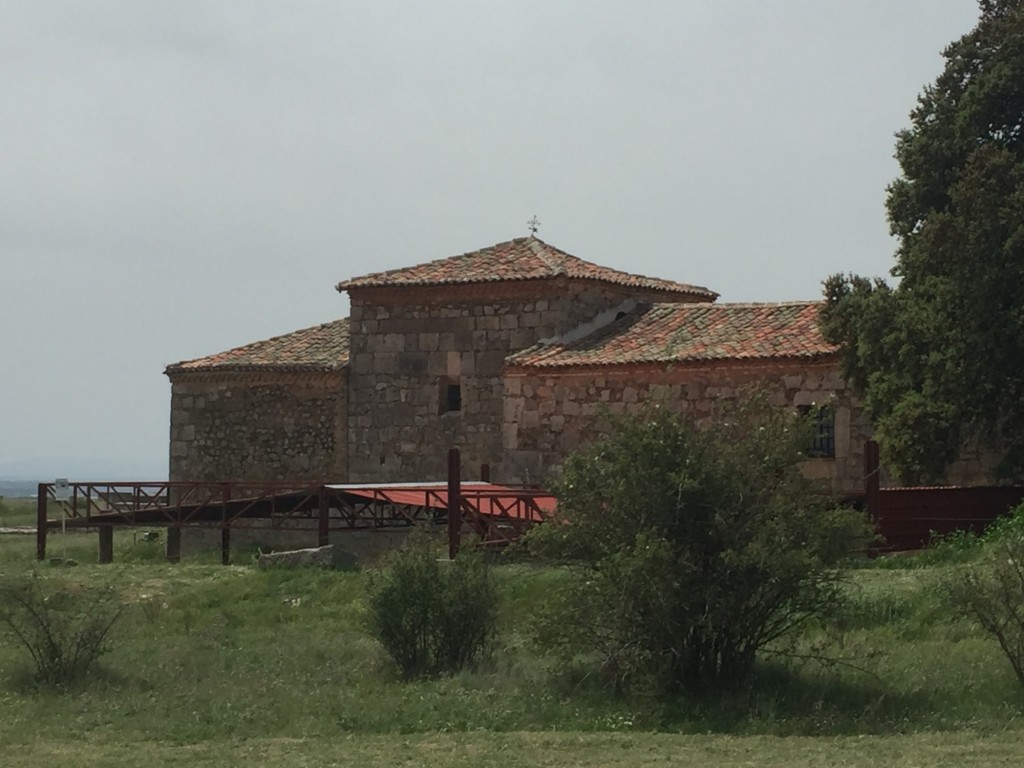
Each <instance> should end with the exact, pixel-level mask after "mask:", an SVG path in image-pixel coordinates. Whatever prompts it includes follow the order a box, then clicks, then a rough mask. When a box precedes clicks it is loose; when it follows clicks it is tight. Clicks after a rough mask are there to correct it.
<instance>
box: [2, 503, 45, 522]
mask: <svg viewBox="0 0 1024 768" xmlns="http://www.w3.org/2000/svg"><path fill="white" fill-rule="evenodd" d="M35 524H36V501H35V499H3V500H0V528H6V527H14V526H22V525H35Z"/></svg>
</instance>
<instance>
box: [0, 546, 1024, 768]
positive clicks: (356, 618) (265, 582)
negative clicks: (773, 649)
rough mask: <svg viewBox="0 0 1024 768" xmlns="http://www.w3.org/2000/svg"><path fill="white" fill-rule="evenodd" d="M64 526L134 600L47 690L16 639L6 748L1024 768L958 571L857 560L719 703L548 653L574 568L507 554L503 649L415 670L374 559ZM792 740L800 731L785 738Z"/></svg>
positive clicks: (990, 653)
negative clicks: (627, 696) (542, 619)
mask: <svg viewBox="0 0 1024 768" xmlns="http://www.w3.org/2000/svg"><path fill="white" fill-rule="evenodd" d="M115 548H116V555H115V559H116V561H117V563H116V564H115V565H113V566H97V565H93V564H92V563H94V562H95V552H96V537H95V535H80V534H79V535H68V536H64V537H62V536H59V535H58V536H52V537H51V538H50V541H49V547H48V549H49V552H50V554H53V555H56V556H59V557H61V558H65V559H74V560H76V561H78V562H79V563H81V565H79V566H77V567H55V566H51V565H43V566H41V568H40V571H39V572H40V574H41V575H42V576H43V578H45V579H46V580H48V581H51V582H54V583H55V584H56V585H58V586H60V587H61V588H64V589H73V588H75V587H76V585H77V584H80V583H83V582H104V583H111V584H114V585H116V587H117V589H118V590H119V592H120V594H121V597H122V599H123V600H124V601H126V602H128V603H130V604H131V610H130V612H129V613H128V614H127V616H126V618H125V620H124V623H123V625H122V626H121V627H120V631H119V632H118V634H117V638H116V644H115V647H114V650H113V651H112V652H111V653H110V654H109V655H108V656H106V657H105V658H104V662H103V666H102V668H101V669H100V670H99V671H98V674H97V675H96V676H95V677H94V678H93V679H92V680H91V681H90V682H89V684H88V685H85V686H82V687H81V688H80V689H78V690H75V691H73V692H72V693H70V694H57V693H53V692H48V691H45V690H38V689H36V688H35V687H34V686H33V685H32V683H31V680H30V677H29V676H28V674H27V672H26V667H25V664H24V659H23V658H22V656H21V652H20V651H19V650H18V649H17V648H15V647H13V646H10V645H0V764H2V765H4V766H42V765H54V764H62V763H63V764H72V763H73V764H74V765H86V766H87V765H104V766H118V765H140V764H146V763H150V764H155V765H176V764H185V763H186V762H187V763H189V764H197V765H236V764H241V763H242V762H243V761H245V762H246V763H250V762H251V761H252V760H254V759H255V760H257V761H259V763H267V764H273V765H284V766H291V765H294V766H311V765H350V764H351V765H356V764H360V765H396V764H397V765H438V766H442V765H444V766H461V765H482V766H487V765H499V764H500V765H503V766H518V765H608V766H648V765H668V764H674V765H678V764H687V763H692V764H694V765H700V764H708V763H714V764H716V765H737V766H739V765H821V764H829V765H850V766H860V765H877V764H886V765H901V764H907V765H920V766H928V765H949V764H958V765H1003V764H1005V765H1010V764H1014V765H1018V764H1021V763H1022V762H1024V740H1022V739H1021V736H1022V728H1021V724H1020V723H1021V714H1022V711H1024V696H1022V695H1021V692H1020V691H1019V688H1018V687H1017V684H1016V681H1015V679H1014V678H1013V675H1012V673H1011V672H1010V669H1009V666H1008V664H1006V662H1005V661H1004V659H1003V658H1002V656H1001V655H1000V653H999V651H998V649H997V648H996V647H994V645H993V644H992V642H990V641H989V640H988V638H987V637H985V636H983V635H982V634H981V633H980V632H979V631H978V630H976V629H975V628H973V627H972V626H971V625H969V624H968V623H966V622H965V621H963V620H961V619H959V618H957V617H955V616H954V615H952V614H951V613H950V612H949V611H947V610H946V609H945V608H944V606H943V605H942V602H941V600H940V599H939V597H938V595H939V584H940V582H941V579H942V576H943V567H941V566H932V567H928V568H917V569H902V570H886V569H882V568H877V567H872V568H861V569H854V570H852V571H851V572H850V586H849V592H848V596H849V605H848V608H847V610H846V611H845V612H844V613H843V615H842V617H841V618H839V619H837V620H836V621H835V622H830V623H829V624H828V625H825V626H820V627H816V628H812V629H811V630H810V631H809V632H808V633H807V635H806V636H805V637H804V638H803V640H802V641H801V643H800V644H799V645H798V646H797V647H796V648H795V649H791V650H796V651H797V652H801V653H806V652H808V651H809V650H810V649H819V648H823V649H825V650H826V651H827V653H828V654H829V655H830V656H834V657H842V658H843V659H845V662H844V663H842V664H840V665H838V666H823V665H821V664H819V663H813V662H808V661H797V660H793V659H784V658H778V659H776V660H774V661H772V662H770V663H766V664H765V665H763V666H762V668H761V669H760V670H759V674H758V677H757V680H756V681H755V683H754V685H753V686H752V687H751V688H750V690H747V691H744V692H742V693H739V694H736V695H734V696H732V697H730V698H729V699H728V700H726V701H718V702H716V703H713V704H712V703H700V702H692V701H691V702H672V703H668V704H664V703H662V704H657V703H654V702H644V701H639V702H638V701H626V700H622V699H618V698H616V697H614V696H611V695H609V694H608V692H607V691H606V690H604V689H603V688H601V687H600V686H599V685H598V684H597V683H596V682H595V681H594V680H593V679H592V678H590V677H588V676H586V675H585V674H582V673H581V672H580V671H578V670H572V669H565V668H563V667H560V666H558V665H557V664H555V663H554V662H552V661H550V660H547V659H544V658H542V657H540V656H539V655H538V654H537V653H536V651H535V650H534V649H533V648H532V647H531V645H530V642H529V637H528V631H527V627H528V623H529V616H530V614H531V612H532V611H533V609H534V607H535V606H536V605H537V603H538V602H539V601H541V600H543V599H544V595H545V594H546V593H547V592H548V591H550V588H551V586H552V584H553V583H554V581H555V580H557V578H558V574H557V573H555V572H552V571H545V570H535V569H532V568H530V567H527V566H523V565H505V566H501V567H500V568H499V569H498V576H499V579H500V584H501V593H502V600H503V604H502V607H501V608H502V610H501V615H502V617H503V622H504V623H503V626H502V631H501V633H500V638H499V642H498V643H497V647H496V649H495V653H494V658H493V661H492V663H491V664H489V665H488V666H487V667H486V668H485V669H482V670H480V671H477V672H473V673H464V674H461V675H459V676H456V677H454V678H451V679H446V680H441V681H434V682H415V683H404V682H402V681H400V680H399V679H398V678H397V676H396V675H395V673H394V671H393V670H392V669H391V667H390V666H389V665H388V663H387V662H386V660H385V659H384V658H383V657H382V656H381V653H380V651H379V649H378V647H377V646H376V644H375V643H374V642H373V641H372V640H371V639H370V638H369V637H368V636H367V635H366V633H365V632H364V631H363V630H362V628H361V627H362V612H363V607H362V595H363V589H364V580H365V574H362V573H358V572H349V573H342V572H323V571H318V572H302V573H298V572H288V571H256V570H255V569H253V568H251V567H247V566H228V567H224V566H220V565H215V564H212V563H213V560H214V558H215V557H216V555H211V558H210V560H209V561H208V562H199V561H190V562H183V563H182V564H179V565H177V566H172V565H167V564H164V563H162V562H161V561H160V552H159V543H151V542H141V541H133V539H132V537H131V535H130V534H120V535H119V536H118V538H117V540H116V543H115ZM33 552H34V541H33V540H32V539H31V537H10V536H8V537H0V571H6V572H8V573H11V572H17V571H25V570H27V569H29V568H31V567H33V566H34V563H33V561H32V554H33ZM780 737H788V738H780Z"/></svg>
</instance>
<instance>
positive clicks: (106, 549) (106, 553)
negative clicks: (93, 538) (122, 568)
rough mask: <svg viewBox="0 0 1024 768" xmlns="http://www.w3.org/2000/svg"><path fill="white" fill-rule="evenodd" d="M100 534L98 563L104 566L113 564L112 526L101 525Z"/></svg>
mask: <svg viewBox="0 0 1024 768" xmlns="http://www.w3.org/2000/svg"><path fill="white" fill-rule="evenodd" d="M99 533H100V556H99V563H100V564H101V565H104V564H106V563H112V562H114V526H112V525H101V526H100V527H99Z"/></svg>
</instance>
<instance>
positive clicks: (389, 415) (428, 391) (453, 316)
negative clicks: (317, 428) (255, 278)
mask: <svg viewBox="0 0 1024 768" xmlns="http://www.w3.org/2000/svg"><path fill="white" fill-rule="evenodd" d="M349 293H350V296H351V300H352V310H351V317H350V322H351V326H350V327H351V337H350V349H349V375H350V377H351V378H350V384H349V404H348V407H349V427H350V431H349V479H350V481H352V482H364V481H366V482H369V481H378V482H379V481H417V480H441V479H444V477H445V474H446V458H445V454H446V451H447V449H448V448H449V447H452V446H457V447H459V448H460V449H461V450H462V459H463V470H462V471H463V476H464V477H466V478H474V479H475V478H476V477H477V476H478V473H479V468H480V465H481V464H489V465H491V467H492V468H493V470H494V472H493V474H492V478H493V479H494V480H499V481H500V480H501V479H502V478H501V476H500V472H499V469H500V467H501V460H502V454H503V450H502V414H503V411H504V407H503V397H504V386H503V381H502V370H503V367H504V362H505V358H506V357H507V356H508V355H510V354H512V353H513V352H518V351H520V350H523V349H525V348H527V347H529V346H531V345H533V344H535V343H536V342H537V341H539V340H541V339H545V338H550V337H553V336H556V335H560V334H563V333H566V332H567V331H569V330H571V329H573V328H576V327H577V326H579V325H580V324H582V323H586V322H589V321H591V320H593V319H594V317H595V316H596V315H599V314H601V313H608V312H614V310H615V308H617V307H623V306H624V302H627V301H629V300H631V299H630V297H632V299H644V298H647V299H655V298H657V299H660V300H665V298H666V297H664V296H653V295H652V296H645V295H644V294H642V293H640V294H639V295H638V293H637V292H636V291H631V290H628V289H626V288H620V287H618V286H612V285H605V284H601V283H595V282H593V281H575V280H569V279H559V280H543V281H533V282H529V281H523V282H518V283H509V282H500V283H499V282H496V283H494V284H473V285H461V286H460V285H454V286H450V285H449V286H430V287H427V286H423V287H400V288H396V287H388V288H357V289H351V290H350V291H349ZM613 317H614V314H613V315H612V317H611V318H608V319H613ZM449 386H457V387H458V388H459V396H460V399H461V403H460V407H459V408H458V409H457V410H456V409H451V408H449V403H448V402H447V388H448V387H449Z"/></svg>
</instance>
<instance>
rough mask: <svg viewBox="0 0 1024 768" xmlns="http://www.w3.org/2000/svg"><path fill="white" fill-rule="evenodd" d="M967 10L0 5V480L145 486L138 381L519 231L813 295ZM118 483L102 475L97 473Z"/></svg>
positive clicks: (934, 0)
mask: <svg viewBox="0 0 1024 768" xmlns="http://www.w3.org/2000/svg"><path fill="white" fill-rule="evenodd" d="M976 18H977V7H976V4H975V2H974V0H774V1H773V2H761V1H759V0H678V1H677V2H640V1H637V0H634V2H604V1H603V0H543V1H537V2H532V1H527V0H519V1H517V2H497V1H492V2H484V1H483V0H478V1H476V2H469V1H468V0H465V1H463V2H450V1H448V0H433V1H432V2H384V1H383V0H381V1H380V2H343V1H342V0H329V1H326V0H325V1H323V2H313V1H309V2H305V1H297V2H290V3H283V2H279V1H278V0H272V1H266V2H259V1H257V0H238V1H236V2H231V1H229V0H211V1H210V2H192V1H189V0H167V1H164V0H146V1H145V2H138V1H137V0H120V1H114V0H107V1H105V2H103V1H99V0H93V1H92V2H88V3H85V2H80V1H79V0H63V1H61V0H0V477H3V476H5V475H7V476H11V475H28V476H29V478H30V479H50V478H52V477H54V476H58V475H70V476H72V477H73V478H76V479H124V478H125V477H128V478H134V479H151V478H157V477H163V476H166V463H167V459H166V453H167V432H168V406H169V399H170V386H169V384H168V382H167V379H166V378H165V377H164V376H163V373H162V371H163V368H164V365H166V364H167V363H170V362H175V361H177V360H181V359H188V358H193V357H200V356H203V355H206V354H210V353H213V352H217V351H220V350H223V349H227V348H230V347H233V346H237V345H240V344H243V343H247V342H250V341H255V340H258V339H261V338H266V337H268V336H272V335H275V334H279V333H284V332H288V331H291V330H295V329H297V328H302V327H305V326H308V325H313V324H316V323H319V322H323V321H326V320H330V319H334V318H337V317H341V316H343V315H345V314H347V311H348V306H347V301H346V299H345V297H343V296H341V295H339V294H338V293H336V292H335V291H334V288H333V286H334V284H335V283H336V282H338V281H339V280H342V279H344V278H347V277H350V276H353V275H357V274H362V273H366V272H370V271H376V270H379V269H386V268H390V267H396V266H403V265H408V264H413V263H417V262H420V261H426V260H430V259H435V258H441V257H444V256H450V255H455V254H457V253H463V252H465V251H469V250H473V249H476V248H479V247H482V246H486V245H490V244H492V243H496V242H499V241H503V240H507V239H509V238H511V237H516V236H520V235H524V234H526V233H527V227H526V222H527V220H528V219H529V218H530V217H531V216H533V215H534V214H536V215H537V216H538V218H539V219H540V220H541V222H542V226H541V229H540V232H539V234H540V236H541V237H542V238H543V239H545V240H546V241H547V242H549V243H551V244H553V245H555V246H557V247H559V248H562V249H564V250H567V251H569V252H570V253H573V254H575V255H577V256H579V257H581V258H585V259H588V260H591V261H596V262H599V263H602V264H605V265H608V266H612V267H617V268H620V269H626V270H629V271H634V272H640V273H644V274H649V275H653V276H658V277H665V278H671V279H675V280H681V281H685V282H691V283H696V284H700V285H705V286H707V287H710V288H712V289H714V290H716V291H718V292H719V293H721V295H722V298H721V301H774V300H782V299H805V298H816V297H818V296H819V295H820V283H821V280H822V279H823V278H824V277H825V276H827V275H828V274H830V273H832V272H836V271H856V272H860V273H867V274H884V273H886V272H887V271H888V269H889V267H890V266H891V264H892V252H893V247H894V245H893V242H892V241H891V240H890V239H889V237H888V227H887V224H886V220H885V213H884V207H883V202H884V198H885V186H886V184H887V183H889V182H890V181H891V180H892V179H893V178H894V177H895V176H896V174H897V172H898V168H897V166H896V163H895V161H893V160H892V154H893V145H894V142H893V134H894V132H895V131H897V130H898V129H900V128H902V127H905V126H906V125H907V124H908V122H909V121H908V113H909V111H910V109H911V108H912V107H913V106H914V103H915V99H916V97H917V95H918V93H920V91H921V89H922V87H923V86H924V85H925V84H926V83H929V82H931V81H932V80H934V78H935V77H936V76H937V75H938V74H939V72H940V71H941V68H942V59H941V56H940V52H941V50H942V49H943V48H944V47H945V45H946V44H947V43H948V42H950V41H951V40H953V39H954V38H957V37H959V36H961V35H962V34H964V33H966V32H967V31H968V30H969V29H970V28H971V27H973V26H974V23H975V21H976ZM113 475H119V476H121V477H120V478H113V477H111V476H113Z"/></svg>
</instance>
